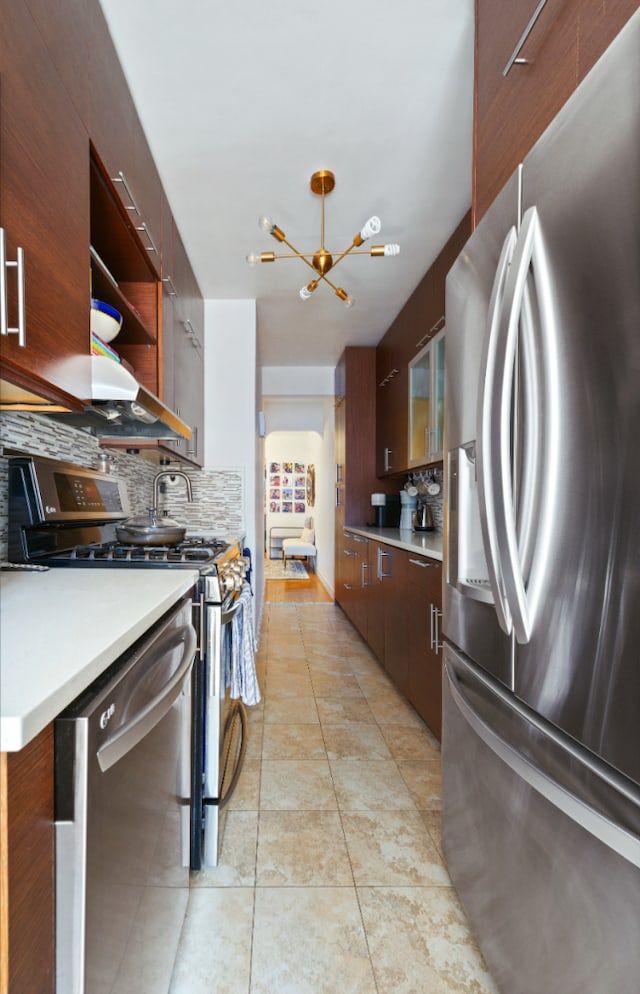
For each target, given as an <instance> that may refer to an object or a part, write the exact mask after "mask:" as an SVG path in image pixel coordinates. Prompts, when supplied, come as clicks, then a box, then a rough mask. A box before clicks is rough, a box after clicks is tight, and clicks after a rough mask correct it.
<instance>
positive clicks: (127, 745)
mask: <svg viewBox="0 0 640 994" xmlns="http://www.w3.org/2000/svg"><path fill="white" fill-rule="evenodd" d="M181 642H182V643H183V644H184V649H183V655H182V662H181V663H180V666H179V667H178V669H177V670H176V671H175V673H174V674H173V676H172V677H171V679H170V680H169V681H168V683H167V684H166V686H165V687H164V688H163V689H162V690H161V692H160V693H159V694H156V696H155V697H154V698H152V700H150V701H149V702H148V704H145V706H144V707H143V708H142V709H141V710H140V711H138V713H137V714H136V715H135V716H134V717H133V718H132V719H131V721H128V722H127V723H126V725H123V726H122V727H121V728H119V729H118V731H117V732H115V733H114V734H113V735H112V736H111V738H110V739H107V741H106V742H105V743H104V745H102V746H101V747H100V748H99V749H98V752H97V753H96V758H97V760H98V764H99V766H100V769H101V770H102V772H103V773H106V771H107V770H109V769H110V768H111V767H112V766H114V765H115V764H116V763H117V762H118V761H119V760H120V759H122V757H123V756H126V754H127V753H128V752H130V751H131V750H132V749H133V748H135V746H137V744H138V742H141V741H142V739H143V738H144V737H145V736H146V735H148V734H149V732H150V731H151V729H152V728H155V726H156V725H157V724H158V722H159V721H161V720H162V718H164V716H165V714H166V713H167V712H168V710H169V708H170V707H171V706H172V704H173V703H174V701H175V700H177V698H178V697H179V695H180V693H181V691H182V688H183V686H184V684H185V682H186V680H187V678H188V676H189V671H190V669H191V665H192V663H193V659H194V655H195V651H196V633H195V629H194V628H192V626H191V625H183V626H182V627H181V628H177V629H176V631H175V634H173V635H172V637H171V639H168V640H167V642H166V645H165V646H163V648H164V649H165V651H167V652H168V651H170V650H171V649H173V648H175V647H176V646H177V645H179V644H180V643H181Z"/></svg>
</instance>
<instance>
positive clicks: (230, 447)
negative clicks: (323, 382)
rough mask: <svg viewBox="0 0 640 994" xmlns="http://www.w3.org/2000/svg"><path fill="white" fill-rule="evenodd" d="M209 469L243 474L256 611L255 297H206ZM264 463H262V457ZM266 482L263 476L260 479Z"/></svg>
mask: <svg viewBox="0 0 640 994" xmlns="http://www.w3.org/2000/svg"><path fill="white" fill-rule="evenodd" d="M204 367H205V370H204V381H205V396H204V399H205V447H204V461H205V468H206V469H222V468H238V469H240V470H241V471H242V474H243V501H242V507H243V527H244V531H245V536H246V544H247V545H248V547H249V548H250V549H251V552H252V556H253V565H254V584H253V589H254V592H255V594H256V616H257V617H258V618H259V617H260V614H261V611H262V598H263V570H262V557H263V544H262V521H261V520H260V518H259V516H258V511H257V508H258V506H259V502H258V501H257V500H256V490H257V487H258V479H259V478H258V472H257V470H256V462H257V455H258V454H259V452H260V446H259V444H258V431H257V410H256V397H257V395H258V390H259V371H258V355H257V333H256V304H255V301H254V300H206V301H205V349H204ZM259 458H260V463H261V462H262V458H261V456H260V457H259ZM260 483H261V480H260Z"/></svg>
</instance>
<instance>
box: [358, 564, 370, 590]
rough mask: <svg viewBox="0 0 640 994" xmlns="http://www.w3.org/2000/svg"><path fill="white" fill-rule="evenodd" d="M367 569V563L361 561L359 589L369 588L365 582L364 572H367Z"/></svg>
mask: <svg viewBox="0 0 640 994" xmlns="http://www.w3.org/2000/svg"><path fill="white" fill-rule="evenodd" d="M368 569H369V563H365V562H364V560H363V561H362V563H361V564H360V586H361V587H368V586H369V584H368V583H367V580H366V572H367V570H368Z"/></svg>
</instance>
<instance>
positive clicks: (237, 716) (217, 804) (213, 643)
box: [191, 591, 247, 870]
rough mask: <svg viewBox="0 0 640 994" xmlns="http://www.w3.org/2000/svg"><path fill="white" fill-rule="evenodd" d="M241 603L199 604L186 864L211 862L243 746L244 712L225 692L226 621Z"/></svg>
mask: <svg viewBox="0 0 640 994" xmlns="http://www.w3.org/2000/svg"><path fill="white" fill-rule="evenodd" d="M240 608H241V601H240V598H239V592H237V591H236V592H234V593H233V594H232V595H230V596H229V597H228V598H226V599H225V601H224V602H223V604H222V605H220V604H206V605H205V607H204V640H203V645H204V646H205V658H204V661H203V662H204V665H203V666H202V669H201V673H202V687H201V703H200V704H196V707H197V708H198V710H199V712H200V716H201V717H200V720H199V722H198V724H199V726H200V732H201V735H200V741H199V742H198V741H197V738H198V736H197V735H196V745H195V748H196V753H197V756H198V757H200V761H201V769H202V776H201V778H200V782H201V797H200V799H198V797H197V796H194V812H196V813H197V812H202V817H201V820H200V826H201V829H200V828H199V827H198V819H197V818H195V817H194V819H193V822H194V826H196V827H195V828H194V832H193V835H192V853H191V869H192V870H199V869H201V868H202V866H217V865H218V857H219V851H220V844H221V841H222V822H223V819H222V817H221V813H222V809H223V808H224V806H225V805H226V804H227V803H228V801H229V799H230V797H231V795H232V794H233V791H234V790H235V788H236V785H237V782H238V778H239V776H240V772H241V769H242V764H243V761H244V755H245V751H246V745H247V716H246V711H245V708H244V705H243V704H242V701H240V700H234V699H232V698H231V696H230V679H231V623H232V621H233V618H234V616H235V615H236V613H237V611H238V610H240Z"/></svg>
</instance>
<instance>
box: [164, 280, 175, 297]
mask: <svg viewBox="0 0 640 994" xmlns="http://www.w3.org/2000/svg"><path fill="white" fill-rule="evenodd" d="M162 282H163V283H164V284H165V286H166V287H167V291H168V293H169V296H170V297H178V296H179V293H178V291H177V290H176V288H175V284H174V282H173V280H172V279H171V277H170V276H163V277H162Z"/></svg>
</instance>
